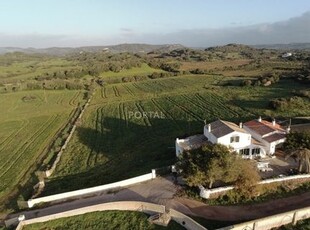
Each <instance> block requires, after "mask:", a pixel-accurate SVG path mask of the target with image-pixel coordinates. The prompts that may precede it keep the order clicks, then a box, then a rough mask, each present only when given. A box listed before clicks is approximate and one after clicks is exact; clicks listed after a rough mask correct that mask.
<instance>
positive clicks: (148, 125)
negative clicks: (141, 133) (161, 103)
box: [135, 101, 152, 127]
mask: <svg viewBox="0 0 310 230" xmlns="http://www.w3.org/2000/svg"><path fill="white" fill-rule="evenodd" d="M135 105H136V107H137V109H138V111H139V112H140V113H141V115H142V118H143V121H144V124H145V126H147V127H151V126H152V123H151V121H150V119H149V118H148V116H144V115H143V114H144V113H146V112H145V110H144V109H143V107H142V106H141V101H139V102H136V103H135Z"/></svg>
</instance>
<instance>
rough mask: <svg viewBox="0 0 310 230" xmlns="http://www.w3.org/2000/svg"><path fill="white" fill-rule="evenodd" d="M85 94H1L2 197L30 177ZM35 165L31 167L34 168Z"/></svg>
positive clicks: (0, 155) (0, 183)
mask: <svg viewBox="0 0 310 230" xmlns="http://www.w3.org/2000/svg"><path fill="white" fill-rule="evenodd" d="M82 96H83V94H82V93H81V92H79V91H64V90H63V91H45V92H44V91H43V90H41V91H20V92H16V93H7V94H0V104H1V111H0V200H1V203H2V201H3V199H6V196H8V195H11V193H12V191H13V190H14V189H16V188H17V187H19V186H20V185H19V184H20V183H21V182H22V183H23V182H25V181H27V178H29V176H30V175H29V174H30V173H31V171H32V172H33V171H34V168H35V167H36V166H35V165H36V163H38V161H39V159H41V157H42V152H43V151H44V149H45V148H46V147H47V146H48V145H49V144H50V143H51V141H52V139H53V137H54V136H55V135H56V133H57V132H58V131H59V130H60V129H61V128H62V127H64V126H65V124H66V123H67V122H68V118H69V117H70V115H71V114H72V113H73V111H74V110H75V108H76V107H77V105H78V103H79V102H80V101H81V100H82ZM30 169H31V170H30Z"/></svg>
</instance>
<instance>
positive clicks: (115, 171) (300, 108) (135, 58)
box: [0, 44, 310, 203]
mask: <svg viewBox="0 0 310 230" xmlns="http://www.w3.org/2000/svg"><path fill="white" fill-rule="evenodd" d="M308 59H309V53H308V52H306V51H298V52H296V56H295V57H294V58H293V59H282V58H281V52H278V51H276V50H267V49H254V48H251V47H248V46H242V45H236V44H230V45H227V46H224V47H214V48H210V49H207V50H193V49H188V48H182V47H181V48H180V47H177V49H176V50H171V49H170V48H169V49H160V50H156V51H154V52H150V53H136V54H133V53H118V54H113V53H110V52H106V50H103V51H101V52H86V51H83V52H79V53H71V54H69V55H67V56H62V57H56V56H49V55H42V54H31V55H26V54H22V53H18V52H16V53H11V54H5V55H2V56H0V93H1V94H0V103H1V109H2V110H1V113H0V162H2V163H1V164H2V165H1V164H0V169H1V172H2V175H1V174H0V179H1V180H0V196H1V197H3V198H4V197H6V196H7V195H8V194H15V193H12V191H13V190H14V191H15V190H20V191H24V190H25V186H24V185H25V183H26V182H28V181H29V180H30V179H29V178H31V175H33V173H34V172H35V171H36V170H37V169H38V168H40V169H44V168H46V167H48V166H49V165H50V164H51V163H52V161H53V159H54V156H55V153H56V152H57V150H59V146H60V145H61V143H63V140H64V138H65V137H66V135H67V134H68V130H69V129H70V127H69V126H70V125H71V124H72V122H73V120H74V117H75V116H76V114H77V112H78V111H79V110H80V109H81V107H82V105H83V103H84V102H85V99H88V98H89V97H90V95H91V92H92V91H94V92H95V94H94V97H93V99H92V101H91V103H90V106H89V107H88V108H87V110H86V112H85V113H84V116H83V119H82V120H81V121H79V122H78V125H79V127H78V128H77V131H76V132H75V134H74V136H73V138H72V140H71V141H70V143H69V145H68V147H67V148H66V150H65V151H64V154H63V157H62V158H61V161H60V163H59V165H58V167H57V168H56V171H55V174H53V177H52V178H50V179H49V180H48V181H47V187H46V190H45V191H44V192H43V194H42V195H44V194H52V193H58V192H61V191H68V190H72V189H79V188H85V187H89V186H96V185H100V184H105V183H110V182H115V181H117V180H121V179H126V178H129V177H133V176H137V175H140V174H142V173H148V172H150V170H151V169H152V168H158V167H163V166H167V165H170V164H174V163H175V161H176V159H175V151H174V141H175V138H176V137H182V136H188V135H191V134H196V133H202V127H203V124H204V120H206V121H207V122H210V121H213V120H215V119H218V118H221V119H224V120H230V121H234V122H239V121H247V120H249V119H252V118H254V117H257V116H258V115H261V116H265V117H277V118H283V120H287V118H289V117H294V116H309V108H310V107H309V106H310V103H309V97H308V91H309V85H308V76H309V64H307V60H308ZM270 73H272V75H268V74H270ZM260 76H265V77H267V78H268V79H259V77H260ZM275 76H277V77H275ZM278 76H279V79H280V80H279V79H278ZM270 77H272V78H273V79H271V78H270ZM244 80H251V81H252V82H256V80H258V81H265V80H270V81H273V84H271V85H269V86H268V87H257V86H254V85H252V84H249V85H248V86H247V87H240V83H241V82H242V81H244ZM278 80H279V81H278ZM56 89H57V90H56ZM294 96H295V97H296V96H297V97H298V100H295V99H294V100H291V99H290V98H292V97H294ZM279 98H283V100H285V101H286V102H289V103H288V104H289V105H288V106H283V107H281V108H278V107H270V101H274V100H277V99H279ZM300 98H301V99H300ZM295 102H296V103H295ZM280 104H281V103H280ZM281 105H282V104H281ZM68 124H69V126H68ZM42 162H43V165H42ZM77 178H79V179H77ZM18 184H19V186H17V185H18ZM31 187H32V186H30V188H31ZM30 193H31V192H29V193H28V194H27V195H25V198H29V195H30ZM1 199H2V198H0V201H2V200H1ZM1 203H2V202H1Z"/></svg>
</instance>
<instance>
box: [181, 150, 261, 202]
mask: <svg viewBox="0 0 310 230" xmlns="http://www.w3.org/2000/svg"><path fill="white" fill-rule="evenodd" d="M177 167H178V168H179V170H181V171H182V173H181V174H182V177H183V178H184V180H185V181H186V183H187V184H188V185H189V186H199V185H206V184H207V185H208V187H209V188H212V186H213V184H214V182H216V181H221V182H225V183H233V184H235V185H236V186H237V188H238V192H239V193H240V195H241V196H242V195H244V196H245V195H247V196H250V197H251V196H252V195H253V194H252V193H253V191H252V190H253V187H255V185H256V184H257V182H258V181H259V179H260V177H259V175H258V173H257V172H256V170H255V166H254V165H252V164H251V162H250V161H247V160H243V159H242V158H241V157H240V156H238V155H237V153H231V152H230V150H229V149H228V148H227V147H226V146H224V145H220V144H206V145H204V146H202V147H201V148H198V149H194V150H191V151H185V152H184V153H182V154H181V155H180V159H179V161H178V163H177ZM239 185H240V186H239Z"/></svg>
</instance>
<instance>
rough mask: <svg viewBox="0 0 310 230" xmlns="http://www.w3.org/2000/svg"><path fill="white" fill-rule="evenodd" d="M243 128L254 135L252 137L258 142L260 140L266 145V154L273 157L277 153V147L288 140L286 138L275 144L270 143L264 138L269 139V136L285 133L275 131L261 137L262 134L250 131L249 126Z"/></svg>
mask: <svg viewBox="0 0 310 230" xmlns="http://www.w3.org/2000/svg"><path fill="white" fill-rule="evenodd" d="M243 128H244V129H245V130H246V131H247V132H248V133H250V134H251V135H252V137H254V138H255V139H256V140H258V141H260V142H261V143H263V144H264V149H265V152H266V154H271V155H272V154H274V153H275V151H276V145H278V144H280V143H283V142H284V141H285V139H286V138H282V139H280V140H278V141H274V142H271V143H269V142H267V141H265V140H264V139H263V138H265V137H268V136H270V135H272V134H275V133H284V132H279V131H274V132H270V133H268V134H266V135H263V136H261V135H260V134H258V133H256V132H254V131H253V130H252V129H249V128H248V127H247V126H244V127H243Z"/></svg>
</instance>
